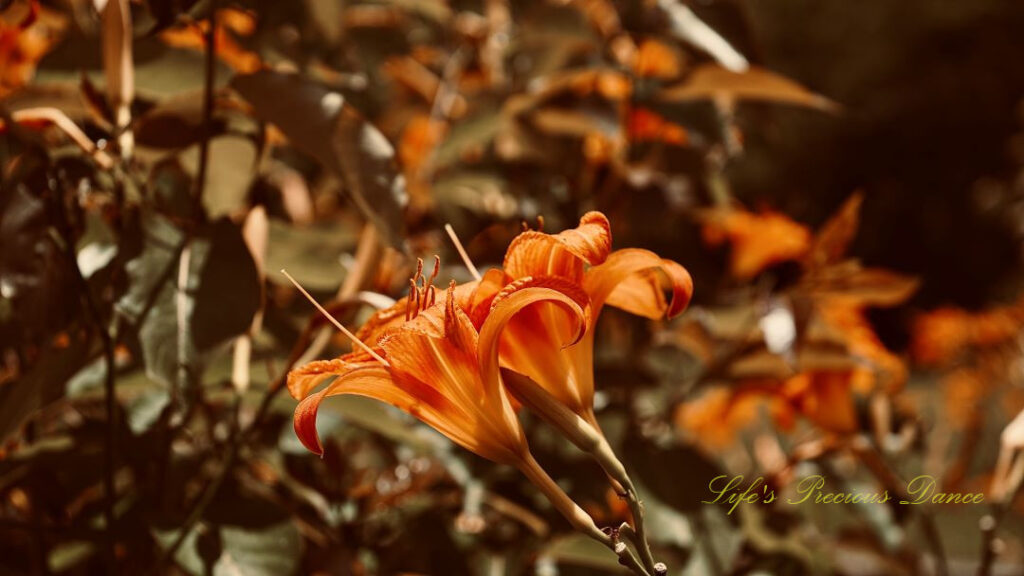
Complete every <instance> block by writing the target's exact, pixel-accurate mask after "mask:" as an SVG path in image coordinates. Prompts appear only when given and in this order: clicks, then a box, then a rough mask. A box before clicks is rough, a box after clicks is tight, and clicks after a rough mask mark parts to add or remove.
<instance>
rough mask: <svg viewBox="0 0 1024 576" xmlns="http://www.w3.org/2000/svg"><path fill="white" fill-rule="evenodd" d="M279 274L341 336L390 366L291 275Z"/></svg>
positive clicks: (282, 270) (284, 272)
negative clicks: (332, 325) (282, 275)
mask: <svg viewBox="0 0 1024 576" xmlns="http://www.w3.org/2000/svg"><path fill="white" fill-rule="evenodd" d="M281 274H284V276H285V278H287V279H288V280H289V281H290V282H291V283H292V284H293V285H294V286H295V287H296V288H297V289H298V290H299V292H301V293H302V295H303V296H305V297H306V300H309V302H310V304H312V305H313V306H315V307H316V309H317V310H319V311H320V313H321V314H323V315H324V317H325V318H327V320H328V321H329V322H330V323H331V324H334V327H335V328H337V329H338V330H339V331H340V332H341V333H342V334H344V335H345V336H347V337H348V339H349V340H351V341H352V344H354V345H355V346H357V347H359V348H362V349H363V351H364V352H366V353H367V354H369V355H370V356H372V357H373V358H374V360H376V361H378V362H380V363H381V364H383V365H385V366H391V364H389V363H388V361H387V360H385V359H384V357H383V356H381V355H380V354H377V353H376V352H374V351H373V348H370V347H369V346H367V345H366V343H365V342H363V341H362V340H360V339H359V338H356V335H355V334H353V333H351V332H349V331H348V329H347V328H345V327H344V326H342V324H341V322H338V320H337V319H336V318H335V317H334V316H331V314H330V312H328V311H327V310H326V309H325V308H324V307H323V306H321V305H320V303H319V302H317V301H316V299H314V298H313V297H312V296H310V294H309V292H306V289H305V288H303V287H302V285H301V284H299V283H298V281H296V280H295V278H292V275H291V274H289V273H288V272H287V271H286V270H284V269H283V268H282V269H281Z"/></svg>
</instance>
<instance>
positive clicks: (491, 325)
mask: <svg viewBox="0 0 1024 576" xmlns="http://www.w3.org/2000/svg"><path fill="white" fill-rule="evenodd" d="M588 308H589V306H588V304H587V302H586V295H585V294H583V293H582V292H581V291H580V290H579V288H578V287H577V286H575V285H574V284H572V283H569V282H566V281H564V280H560V279H558V278H539V279H533V278H527V279H523V280H520V281H518V282H516V283H514V284H511V285H510V286H509V287H508V288H506V290H504V291H503V292H502V293H501V294H500V295H499V296H498V297H496V298H495V299H494V305H493V306H492V308H491V313H490V314H489V315H488V317H487V320H486V321H485V322H484V325H483V328H481V331H480V373H481V374H482V376H483V379H484V381H485V382H492V381H496V380H497V378H498V371H499V365H498V358H499V351H500V357H501V365H502V366H504V367H507V368H509V369H511V370H513V371H516V372H519V373H521V374H524V375H526V376H528V377H530V378H531V379H533V380H534V381H535V382H537V383H538V384H540V385H541V386H543V387H544V388H545V389H547V390H548V391H549V392H551V393H552V395H554V396H555V397H557V398H558V399H559V400H562V401H563V402H566V403H567V404H568V405H569V406H570V407H573V408H576V407H581V406H589V401H590V400H591V399H592V396H593V385H592V384H591V385H590V387H589V391H588V390H581V389H580V387H579V386H578V385H577V380H578V379H577V378H575V376H574V375H575V372H576V370H575V365H574V363H573V358H572V355H571V354H569V353H568V351H566V350H564V348H565V347H566V346H573V345H574V344H576V343H577V342H578V341H579V340H580V338H582V337H583V335H584V333H585V330H586V326H587V324H588V314H587V310H588ZM492 379H493V380H492Z"/></svg>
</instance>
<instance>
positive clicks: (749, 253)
mask: <svg viewBox="0 0 1024 576" xmlns="http://www.w3.org/2000/svg"><path fill="white" fill-rule="evenodd" d="M703 236H704V241H705V242H706V243H707V244H708V245H710V246H718V245H720V244H722V243H723V242H725V241H726V240H728V241H729V242H730V244H731V245H732V252H731V253H730V260H729V270H730V272H731V273H732V275H733V276H735V277H736V278H738V279H740V280H749V279H750V278H753V277H754V276H757V275H758V274H760V273H761V272H763V271H764V270H765V269H766V268H768V267H770V266H773V265H775V264H779V263H781V262H786V261H789V260H799V259H800V258H802V257H803V256H804V255H805V254H806V253H807V252H808V250H810V248H811V232H810V230H808V229H807V227H806V226H804V225H803V224H799V223H797V222H794V221H793V220H791V219H790V218H789V217H788V216H786V215H785V214H780V213H777V212H770V211H765V212H761V213H754V212H747V211H745V210H740V209H732V208H729V209H719V210H715V211H712V212H710V213H709V214H708V216H707V217H706V220H705V224H704V229H703Z"/></svg>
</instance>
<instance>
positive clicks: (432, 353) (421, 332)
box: [287, 285, 583, 464]
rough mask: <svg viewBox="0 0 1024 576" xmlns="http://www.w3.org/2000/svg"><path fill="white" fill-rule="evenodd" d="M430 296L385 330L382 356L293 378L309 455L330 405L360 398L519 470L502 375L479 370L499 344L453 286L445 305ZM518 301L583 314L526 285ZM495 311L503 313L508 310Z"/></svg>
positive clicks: (420, 295)
mask: <svg viewBox="0 0 1024 576" xmlns="http://www.w3.org/2000/svg"><path fill="white" fill-rule="evenodd" d="M428 288H432V287H428ZM430 293H432V290H420V291H417V293H416V295H415V296H414V299H413V300H412V302H414V305H415V306H416V307H417V308H415V309H414V312H415V314H414V315H413V317H411V318H409V319H408V320H407V321H403V322H401V323H400V325H398V326H397V327H396V326H394V325H393V324H392V325H391V326H389V327H388V328H386V329H385V330H384V331H382V333H381V334H380V336H379V337H378V339H377V342H376V343H375V345H374V346H373V347H372V348H371V350H372V351H373V353H374V354H376V357H374V356H371V354H370V350H357V351H356V352H353V353H351V354H348V355H346V356H343V357H341V358H338V359H335V360H323V361H317V362H311V363H310V364H307V365H306V366H304V367H302V368H300V369H297V370H293V371H292V372H291V373H289V375H288V383H287V385H288V390H289V392H291V394H292V396H294V397H295V398H296V399H299V400H301V402H300V404H299V406H298V407H297V408H296V410H295V432H296V434H297V435H298V437H299V439H300V440H301V441H302V443H303V444H304V445H305V446H306V447H307V448H309V449H310V450H311V451H313V452H316V453H317V454H319V453H322V451H323V449H322V447H321V445H320V440H319V438H318V436H317V433H316V415H317V411H318V410H319V407H320V404H321V403H322V402H323V401H324V399H326V398H328V397H331V396H336V395H339V394H356V395H361V396H368V397H370V398H375V399H377V400H380V401H383V402H386V403H388V404H391V405H393V406H396V407H398V408H400V409H402V410H404V411H406V412H408V413H410V414H412V415H413V416H416V417H417V418H419V419H420V420H423V421H424V422H425V423H427V424H429V425H430V426H432V427H433V428H435V429H437V430H438V431H439V432H441V433H442V434H444V435H445V436H448V437H449V438H450V439H452V441H454V442H455V443H457V444H459V445H460V446H462V447H464V448H466V449H467V450H470V451H471V452H474V453H476V454H479V455H480V456H483V457H484V458H487V459H489V460H493V461H495V462H500V463H504V464H519V463H521V462H522V461H523V460H525V459H527V458H529V455H528V449H527V447H526V439H525V437H524V435H523V431H522V428H521V427H520V425H519V421H518V419H517V417H516V414H515V411H514V410H513V409H512V404H511V402H510V401H509V398H508V396H507V394H506V392H505V391H504V389H503V388H502V387H501V385H500V383H499V382H498V380H497V377H496V373H497V369H496V368H495V369H489V370H488V369H486V367H484V366H482V364H481V359H484V358H486V357H488V353H487V351H488V350H489V349H491V348H494V347H495V346H497V342H495V341H494V340H490V341H488V340H483V341H481V339H480V333H479V332H478V331H477V328H476V327H475V326H474V325H473V323H472V321H471V320H470V318H469V316H468V315H467V314H466V312H465V311H464V310H463V309H462V308H461V307H460V306H459V305H458V304H457V303H456V290H455V287H454V285H453V286H452V287H450V288H449V290H448V292H447V295H446V298H445V301H444V302H438V303H431V301H430V300H425V299H426V298H429V296H427V294H430ZM519 296H520V297H519V298H518V299H516V301H514V302H512V303H511V304H512V305H518V306H526V305H527V304H528V303H533V302H536V301H539V300H548V301H551V302H555V303H557V305H559V306H562V307H563V308H567V309H569V310H570V311H575V312H576V314H577V315H578V316H580V317H582V315H583V312H582V309H580V307H579V305H578V304H577V303H575V302H574V301H572V300H571V299H569V298H567V297H566V296H564V295H561V294H559V293H557V292H555V291H553V290H548V289H543V288H536V287H534V286H528V287H526V288H523V289H522V293H521V294H519ZM407 302H408V301H407ZM421 303H422V304H421ZM499 304H500V303H499ZM497 308H498V309H499V310H502V311H503V310H504V309H505V306H497ZM331 377H335V378H334V380H333V381H332V382H331V383H330V384H328V385H327V386H326V387H325V388H323V389H322V390H320V391H319V392H316V393H311V392H312V390H313V389H314V388H316V387H317V386H318V385H320V384H322V383H323V382H324V381H325V380H327V379H329V378H331ZM485 377H487V379H486V380H485Z"/></svg>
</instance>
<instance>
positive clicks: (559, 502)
mask: <svg viewBox="0 0 1024 576" xmlns="http://www.w3.org/2000/svg"><path fill="white" fill-rule="evenodd" d="M519 470H520V471H522V473H523V474H524V475H525V476H526V477H527V478H528V479H529V480H530V482H532V483H533V484H534V485H535V486H536V487H537V488H538V489H539V490H540V491H541V492H543V493H544V495H545V496H547V498H548V500H549V501H550V502H551V504H552V505H553V506H554V507H555V509H556V510H558V511H559V512H560V513H561V514H562V516H564V517H565V519H566V520H568V521H569V524H570V525H572V527H573V528H575V529H576V530H577V531H578V532H581V533H583V534H585V535H587V536H589V537H591V538H593V539H594V540H597V541H598V542H600V543H601V544H604V545H605V546H607V547H608V549H610V550H611V551H612V552H615V555H616V556H618V557H619V563H620V564H622V565H623V566H625V567H626V568H629V569H630V570H632V571H633V573H634V574H637V575H638V576H651V573H650V572H648V571H647V570H646V569H645V568H644V567H643V566H641V565H640V563H639V562H638V561H637V559H636V556H635V555H633V552H632V551H631V550H630V549H629V546H627V545H626V543H625V542H622V541H620V540H619V539H618V538H617V537H614V538H613V537H612V536H609V535H608V534H606V533H604V532H603V531H601V530H600V529H599V528H598V527H597V525H596V524H594V519H593V518H591V517H590V515H589V514H587V513H586V512H585V511H584V510H583V509H582V508H580V507H579V505H578V504H576V502H574V501H573V500H572V498H570V497H569V495H568V494H566V493H565V491H564V490H562V488H561V486H559V485H558V484H557V483H555V481H554V480H552V479H551V476H548V473H547V472H545V471H544V469H543V468H541V467H540V464H538V463H537V461H536V460H534V459H533V456H532V455H530V454H529V452H527V454H526V457H525V459H524V460H523V462H521V463H520V465H519Z"/></svg>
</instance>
